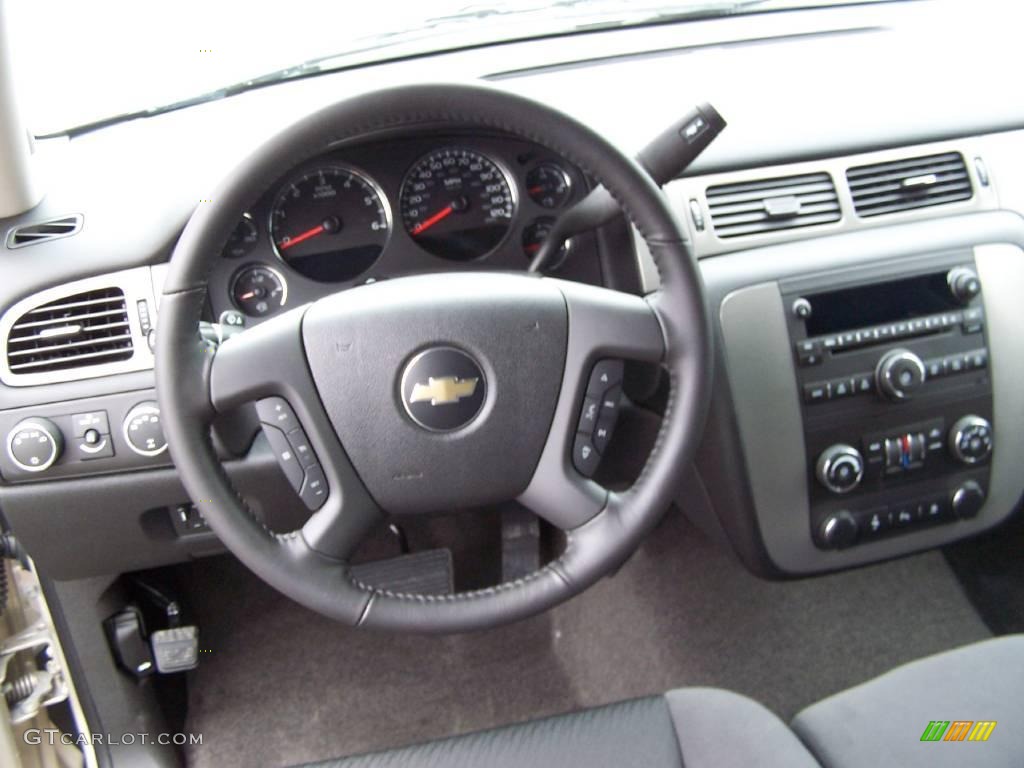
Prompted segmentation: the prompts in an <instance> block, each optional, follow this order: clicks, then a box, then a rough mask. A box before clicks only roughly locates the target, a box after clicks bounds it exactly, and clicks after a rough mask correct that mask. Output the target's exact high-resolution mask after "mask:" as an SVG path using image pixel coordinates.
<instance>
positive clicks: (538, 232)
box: [523, 216, 573, 272]
mask: <svg viewBox="0 0 1024 768" xmlns="http://www.w3.org/2000/svg"><path fill="white" fill-rule="evenodd" d="M554 223H555V220H554V219H553V218H550V217H548V216H542V217H541V218H539V219H534V220H533V221H532V222H530V224H529V225H527V227H526V229H524V230H523V253H525V254H526V257H527V258H528V259H530V260H531V261H532V260H533V257H534V256H536V255H537V252H538V251H539V250H540V247H541V245H543V243H544V241H545V240H547V239H548V233H550V232H551V227H552V226H553V225H554ZM572 243H573V241H572V239H571V238H570V239H569V240H566V241H565V242H564V243H563V244H562V247H561V248H559V249H558V254H557V255H556V256H555V257H554V259H553V260H552V261H551V263H550V264H548V265H547V266H546V267H545V269H546V270H547V271H549V272H550V271H552V270H555V269H558V268H559V267H560V266H562V264H563V263H564V262H565V257H566V256H568V255H569V251H570V250H572Z"/></svg>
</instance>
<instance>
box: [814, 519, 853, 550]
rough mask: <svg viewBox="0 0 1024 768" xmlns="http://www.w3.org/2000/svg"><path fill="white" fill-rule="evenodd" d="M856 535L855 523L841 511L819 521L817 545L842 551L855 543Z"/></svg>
mask: <svg viewBox="0 0 1024 768" xmlns="http://www.w3.org/2000/svg"><path fill="white" fill-rule="evenodd" d="M858 533H859V529H858V526H857V521H856V520H855V519H854V517H853V515H851V514H850V513H849V512H847V511H846V510H845V509H843V510H840V511H839V512H834V513H833V514H831V515H829V516H828V517H826V518H825V519H824V520H822V521H821V525H819V526H818V544H820V545H821V546H822V547H824V548H825V549H843V548H844V547H849V546H851V545H852V544H854V543H856V541H857V534H858Z"/></svg>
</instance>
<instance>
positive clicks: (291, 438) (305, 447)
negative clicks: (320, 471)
mask: <svg viewBox="0 0 1024 768" xmlns="http://www.w3.org/2000/svg"><path fill="white" fill-rule="evenodd" d="M288 444H289V445H291V447H292V450H293V451H295V455H296V456H297V457H298V459H299V464H301V465H302V466H303V467H312V466H313V465H314V464H316V454H315V453H314V452H313V446H312V445H310V444H309V438H308V437H306V433H305V432H303V431H302V427H299V428H298V429H293V430H292V431H291V432H289V433H288Z"/></svg>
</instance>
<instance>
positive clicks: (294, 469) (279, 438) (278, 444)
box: [263, 424, 302, 493]
mask: <svg viewBox="0 0 1024 768" xmlns="http://www.w3.org/2000/svg"><path fill="white" fill-rule="evenodd" d="M263 433H264V434H265V435H266V436H267V442H269V443H270V449H271V450H272V451H273V452H274V456H275V457H276V458H277V463H278V464H280V465H281V470H282V471H283V472H284V476H285V477H287V478H288V482H289V483H291V486H292V488H294V489H295V491H296V493H297V492H298V491H299V489H300V488H302V466H301V465H300V464H299V460H298V458H297V457H296V456H295V451H294V450H293V449H292V446H291V444H290V443H289V442H288V438H287V437H285V434H284V432H282V431H281V430H280V429H278V428H277V427H272V426H270V425H269V424H264V425H263Z"/></svg>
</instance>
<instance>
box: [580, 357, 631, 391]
mask: <svg viewBox="0 0 1024 768" xmlns="http://www.w3.org/2000/svg"><path fill="white" fill-rule="evenodd" d="M624 367H625V366H624V365H623V362H622V361H621V360H611V359H609V360H598V361H597V363H595V365H594V368H593V370H592V371H591V372H590V381H589V382H588V384H587V394H588V395H590V396H592V397H598V398H600V397H602V396H604V393H605V392H607V391H608V390H609V389H611V388H612V387H614V386H615V385H616V384H621V383H622V371H623V368H624Z"/></svg>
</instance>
